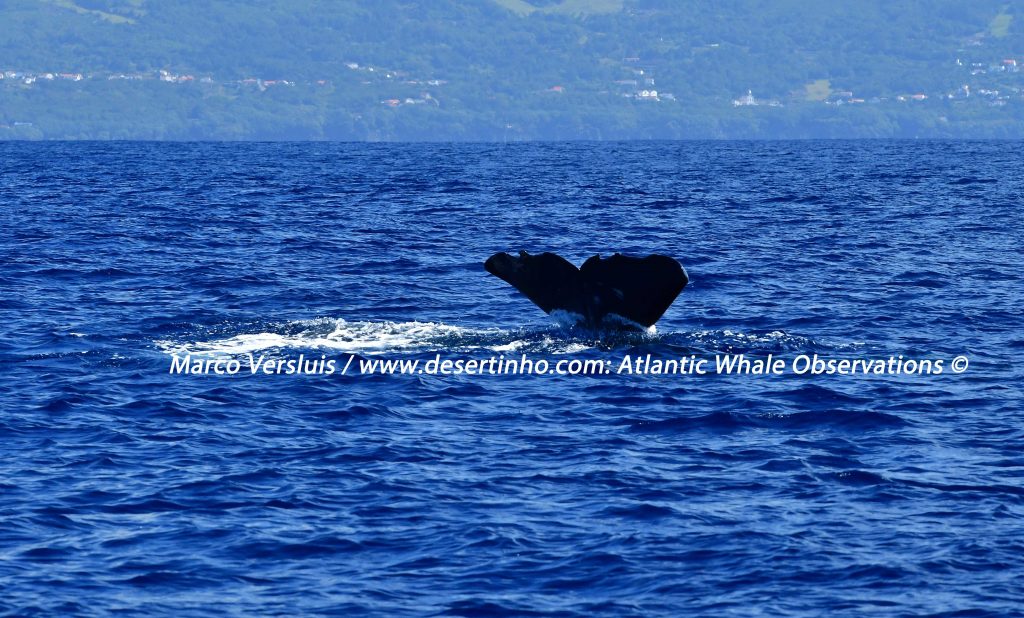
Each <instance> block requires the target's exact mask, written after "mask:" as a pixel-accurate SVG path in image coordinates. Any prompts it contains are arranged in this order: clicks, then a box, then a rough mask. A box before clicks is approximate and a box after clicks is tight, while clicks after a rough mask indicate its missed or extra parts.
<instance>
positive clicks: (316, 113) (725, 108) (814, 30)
mask: <svg viewBox="0 0 1024 618" xmlns="http://www.w3.org/2000/svg"><path fill="white" fill-rule="evenodd" d="M1020 8H1021V5H1020V3H1006V2H1005V1H987V0H980V1H977V2H972V3H963V2H960V1H951V0H940V1H931V2H923V1H914V0H910V1H908V2H902V3H891V2H884V1H882V0H864V1H862V2H857V3H817V2H812V1H797V0H772V1H769V0H723V1H716V2H712V1H697V2H687V3H682V2H677V1H675V0H546V1H545V0H531V1H527V0H429V1H427V0H422V1H414V0H404V1H403V0H374V1H373V2H371V1H369V0H331V1H329V0H288V1H285V0H261V1H258V2H257V1H255V0H219V1H212V2H196V1H195V0H181V1H177V2H157V1H155V0H7V2H4V3H2V4H0V17H2V20H0V24H2V26H0V28H2V30H3V32H4V36H3V37H0V71H3V74H4V79H3V80H0V139H4V138H33V139H76V138H95V139H109V138H125V139H352V140H421V139H430V140H449V139H454V140H462V139H482V140H516V139H579V138H583V139H634V138H639V139H646V138H689V137H698V138H704V137H710V138H719V137H732V138H748V137H749V138H758V137H884V136H911V137H913V136H918V137H927V136H936V137H938V136H966V137H969V136H976V137H1021V136H1024V122H1022V120H1024V94H1022V92H1024V29H1022V26H1021V24H1022V21H1021V19H1020V18H1019V17H1018V16H1019V15H1020V14H1021V11H1020ZM748 92H749V95H748Z"/></svg>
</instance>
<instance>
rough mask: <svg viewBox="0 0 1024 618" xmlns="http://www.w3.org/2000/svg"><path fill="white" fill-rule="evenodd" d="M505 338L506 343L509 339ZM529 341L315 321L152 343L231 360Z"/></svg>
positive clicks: (467, 331) (424, 326) (460, 330)
mask: <svg viewBox="0 0 1024 618" xmlns="http://www.w3.org/2000/svg"><path fill="white" fill-rule="evenodd" d="M510 339H511V340H510ZM528 343H529V342H527V341H523V340H520V339H518V338H515V336H514V335H513V333H511V332H510V331H504V330H501V329H497V328H489V329H480V328H466V327H461V326H452V325H449V324H440V323H435V322H349V321H347V320H341V319H338V320H334V319H318V320H304V321H301V322H292V323H289V324H283V325H281V326H280V327H278V328H274V329H273V330H271V331H269V332H262V333H249V334H242V335H235V336H233V337H226V338H221V339H211V340H208V341H187V342H180V341H158V342H156V345H157V346H158V347H159V348H160V349H161V350H162V351H163V352H165V353H167V354H178V355H185V354H193V355H200V356H215V357H216V356H237V355H241V354H250V353H255V352H263V351H266V350H284V349H304V350H334V351H339V352H351V353H363V354H372V353H384V352H416V351H422V350H426V349H443V350H462V351H469V350H476V349H491V350H494V351H499V352H500V351H512V350H517V349H520V348H522V347H525V346H527V345H528Z"/></svg>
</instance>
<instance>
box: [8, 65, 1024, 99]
mask: <svg viewBox="0 0 1024 618" xmlns="http://www.w3.org/2000/svg"><path fill="white" fill-rule="evenodd" d="M623 66H624V73H625V75H623V76H622V78H620V79H616V80H615V81H613V82H612V83H610V84H608V85H607V86H608V87H607V88H606V89H604V90H602V91H601V93H604V94H609V93H613V94H615V95H617V96H619V97H621V98H624V99H628V100H633V101H639V102H647V103H660V102H677V101H679V99H678V98H677V97H676V95H674V94H672V93H670V92H667V91H665V90H661V89H659V85H658V83H657V80H656V78H655V74H654V71H653V70H652V69H650V68H645V67H643V66H642V64H641V61H640V58H639V57H629V58H624V59H623ZM345 67H346V68H347V69H348V70H349V71H352V72H354V73H355V74H356V75H357V76H358V77H360V78H361V79H360V82H361V83H362V84H364V85H370V84H374V83H378V84H379V83H382V82H392V83H395V84H396V85H398V84H401V85H403V86H406V87H418V88H421V89H422V92H421V93H420V94H419V96H415V97H410V96H398V95H397V94H396V96H392V97H385V98H382V99H381V100H380V104H381V105H383V106H386V107H402V106H405V105H440V100H439V98H438V96H437V95H436V94H435V93H432V92H430V89H439V88H442V87H443V86H445V85H446V84H448V83H449V82H448V80H444V79H437V78H414V77H411V76H410V75H409V74H408V73H407V72H404V71H400V70H394V69H383V68H379V67H375V66H372V65H362V64H359V63H357V62H348V63H346V64H345ZM951 71H956V73H959V74H960V76H961V77H963V78H964V79H963V81H964V82H966V81H968V80H969V79H971V78H973V79H974V81H978V80H979V79H983V78H982V77H981V76H1001V77H1006V76H1008V75H1009V74H1020V75H1021V76H1022V78H1024V56H1022V57H1020V58H997V59H993V60H990V61H988V62H965V61H963V60H961V59H960V58H957V59H956V60H955V61H954V62H953V63H952V64H951ZM82 81H110V82H115V81H124V82H147V81H148V82H163V83H167V84H177V85H189V84H203V85H218V86H222V87H234V88H251V89H254V90H257V91H261V92H262V91H266V90H269V89H273V88H293V87H296V86H305V87H312V88H323V87H328V86H332V85H333V84H334V82H335V80H332V79H330V78H326V77H325V78H321V79H313V80H300V79H295V78H282V77H260V76H248V77H244V78H241V79H231V80H218V79H216V78H214V77H213V76H211V75H198V74H194V73H186V72H177V71H173V70H168V69H160V70H155V71H139V72H127V73H126V72H117V73H104V72H81V71H59V70H53V71H30V70H23V69H10V68H9V69H6V70H4V71H2V72H0V85H8V86H21V87H33V86H44V85H46V84H47V83H51V82H82ZM1019 81H1020V85H1017V86H1010V87H1009V88H1003V89H999V88H997V87H994V86H992V87H984V86H980V87H974V88H972V87H971V86H970V85H969V84H967V83H964V84H962V85H961V86H960V87H959V88H956V89H954V90H951V91H947V92H919V91H914V90H909V89H908V90H907V91H905V92H896V93H890V94H876V95H870V96H864V95H860V94H859V93H856V92H855V91H854V90H853V89H848V88H836V89H833V88H831V87H829V88H828V90H827V91H826V92H824V93H822V94H823V96H819V97H817V98H816V99H815V98H812V97H808V96H806V94H805V93H803V92H793V93H791V94H790V96H789V99H790V100H791V101H793V102H795V101H807V100H819V101H820V102H821V103H823V104H825V105H831V106H842V105H872V104H880V103H886V102H897V103H913V102H920V101H927V100H929V99H968V98H972V97H974V98H980V99H984V100H986V101H988V102H989V103H990V104H992V105H995V106H1001V105H1006V104H1007V103H1009V102H1010V101H1012V100H1014V99H1018V100H1020V99H1022V98H1024V97H1022V93H1024V88H1022V87H1024V79H1020V80H1019ZM543 90H545V91H547V92H550V93H552V94H557V95H565V94H569V93H570V92H571V87H569V86H566V85H564V84H552V85H550V86H546V87H544V88H543ZM729 103H730V104H731V105H732V106H733V107H782V106H783V105H784V104H785V103H784V102H783V101H782V100H780V98H779V97H778V96H774V97H760V96H757V95H755V94H754V92H753V91H752V90H749V89H748V90H746V91H745V92H744V93H743V94H740V95H739V96H736V97H735V98H734V99H732V100H731V101H730V102H729Z"/></svg>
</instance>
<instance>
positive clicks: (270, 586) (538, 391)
mask: <svg viewBox="0 0 1024 618" xmlns="http://www.w3.org/2000/svg"><path fill="white" fill-rule="evenodd" d="M1022 150H1024V144H1022V143H1020V142H944V141H850V142H846V141H822V142H665V143H549V144H545V143H537V144H469V145H443V144H424V145H401V144H382V145H378V144H322V143H307V144H270V143H266V144H260V143H251V144H238V143H224V144H217V143H2V144H0V438H2V441H0V615H5V616H6V615H10V616H107V615H125V616H153V615H165V616H225V615H226V616H257V615H258V616H296V615H332V616H359V615H376V616H559V617H561V616H565V617H569V616H580V617H590V616H670V617H675V616H755V615H764V616H860V615H864V614H872V615H884V616H1024V392H1022V378H1024V371H1022V370H1021V357H1022V355H1024V320H1022V304H1024V285H1022V277H1021V272H1022V270H1024V251H1022V244H1024V243H1022V241H1024V211H1022V203H1024V174H1022V167H1021V165H1022V162H1024V159H1022V156H1021V152H1022ZM519 250H527V251H530V252H541V251H554V252H557V253H559V254H561V255H563V256H564V257H566V258H567V259H569V260H570V261H572V262H574V263H576V264H580V263H581V262H582V261H583V260H585V259H586V258H588V257H590V256H592V255H595V254H601V255H602V256H606V257H607V256H609V255H612V254H614V253H615V252H621V253H624V254H629V255H637V256H643V255H647V254H650V253H661V254H665V255H669V256H672V257H674V258H676V259H678V260H679V261H680V262H681V263H682V264H683V265H684V266H685V267H686V270H687V272H688V273H689V277H690V279H691V282H690V284H689V285H688V286H687V287H686V289H685V290H684V291H683V293H682V294H681V295H680V296H679V298H678V299H677V300H676V302H675V303H674V304H673V305H672V306H671V308H670V309H669V310H668V312H667V313H666V314H665V316H664V317H663V318H662V319H661V321H660V322H658V324H657V325H656V327H655V329H654V330H653V331H647V332H645V331H629V330H622V329H609V330H593V329H586V328H583V327H580V326H576V325H573V324H571V323H568V322H566V321H564V320H562V321H557V320H553V319H552V318H550V317H549V316H547V315H545V314H544V313H543V312H542V311H541V310H540V309H538V308H537V307H535V306H534V305H532V304H531V303H530V302H529V301H528V300H527V299H526V298H525V297H523V296H522V295H521V294H520V293H518V292H517V291H516V290H514V289H513V288H512V287H510V286H508V285H506V284H505V283H504V282H502V281H500V280H499V279H497V278H495V277H493V276H491V275H489V274H488V273H487V272H485V271H484V269H483V262H484V260H485V259H486V258H487V257H488V256H490V255H491V254H493V253H495V252H498V251H510V252H517V251H519ZM740 354H742V355H744V357H745V358H747V359H748V360H765V361H766V360H767V359H768V356H769V355H771V356H772V359H773V360H780V359H781V360H782V362H783V363H784V365H785V366H786V370H784V371H782V372H780V374H779V375H773V374H769V375H760V374H755V373H750V372H748V373H742V374H728V373H721V372H716V371H708V372H706V373H704V374H699V373H689V374H685V373H681V372H679V373H674V374H673V373H652V372H639V371H637V372H634V373H629V372H625V373H620V372H618V371H617V370H618V369H619V368H620V366H621V365H620V363H621V361H622V359H623V358H634V359H635V358H642V359H647V355H650V359H651V362H652V363H653V362H654V361H656V360H671V359H682V358H689V359H694V360H700V359H706V360H708V361H709V362H711V363H712V364H713V363H714V362H715V359H716V358H717V357H719V356H723V355H726V356H727V355H740ZM815 355H817V357H818V359H819V360H821V361H822V362H825V361H826V360H832V361H837V362H838V361H840V360H847V361H850V362H853V361H857V360H860V361H865V362H867V361H871V360H879V359H881V361H882V362H888V361H889V359H894V362H900V361H901V360H902V361H914V362H915V364H916V363H922V366H923V361H929V363H935V362H937V361H942V364H941V368H942V371H941V372H939V373H935V372H934V371H929V372H922V371H920V370H917V369H915V370H913V371H907V370H906V368H907V367H906V366H904V370H903V371H896V370H893V371H890V370H889V369H888V367H887V368H886V370H885V371H883V372H881V373H874V372H872V373H865V372H860V373H852V374H849V373H848V374H845V375H844V374H841V373H835V372H834V373H827V372H817V373H816V372H811V371H806V372H798V371H796V370H795V369H794V368H793V363H797V362H801V361H798V360H797V359H798V358H799V357H805V358H807V359H813V358H814V356H815ZM300 356H301V361H300V360H298V359H300ZM250 357H251V358H253V359H255V360H257V361H258V360H261V359H262V361H263V362H265V363H272V364H275V365H274V366H277V365H276V363H278V362H279V361H280V363H281V365H280V366H282V367H284V366H285V365H286V363H287V362H288V361H289V360H291V361H296V363H297V364H298V365H300V366H303V367H304V369H306V368H309V369H310V371H304V370H303V371H295V372H291V373H289V372H288V371H287V370H283V371H281V372H276V371H275V372H271V373H266V372H264V371H260V372H257V373H256V374H253V373H252V372H251V371H250V368H249V363H250V360H249V359H250ZM492 357H498V358H502V357H503V358H506V359H521V358H523V357H528V358H529V359H531V360H532V361H541V360H544V361H547V362H549V363H551V364H552V366H553V365H554V364H556V363H558V362H559V361H560V360H577V361H579V362H580V363H582V362H583V361H586V360H597V361H602V362H607V363H609V364H610V366H611V367H612V371H611V372H598V371H584V372H577V373H576V374H575V375H573V374H565V375H561V374H557V373H550V374H536V373H535V374H525V373H519V374H515V373H513V374H508V373H496V374H490V373H474V374H467V373H465V372H464V373H460V374H454V373H451V374H449V375H440V374H439V373H430V372H421V373H408V374H400V373H396V374H393V375H385V374H381V373H376V374H363V373H361V372H360V371H358V368H359V367H360V366H362V365H364V364H365V363H367V362H369V361H374V360H407V361H416V360H418V361H420V362H421V363H426V362H428V361H430V360H432V359H434V360H435V361H436V360H437V359H439V358H440V359H441V360H451V361H453V362H454V361H456V360H462V361H468V360H479V361H485V360H487V359H489V358H492ZM901 357H902V358H901ZM957 357H964V360H963V361H959V362H964V361H966V362H967V363H968V364H967V367H966V370H964V371H962V372H957V371H954V369H953V364H954V360H955V359H956V358H957ZM176 358H190V359H191V361H195V360H196V359H198V360H199V361H200V364H202V365H205V366H207V367H221V368H223V367H225V366H226V363H227V362H228V361H230V360H235V361H238V363H239V365H240V366H241V371H239V372H238V373H236V374H234V375H217V374H216V373H215V372H214V371H210V372H209V373H205V374H203V373H192V372H178V373H175V372H174V371H173V363H174V362H175V359H176ZM311 359H312V361H313V363H312V364H309V362H310V360H311ZM206 361H211V362H210V363H207V362H206ZM316 361H320V362H321V365H317V363H316ZM327 361H334V362H335V366H334V369H335V370H336V371H334V372H333V373H329V372H327V371H326V364H327ZM218 363H219V364H218ZM346 365H348V367H349V368H348V370H347V372H345V373H342V368H343V367H345V366H346ZM422 366H423V365H421V367H422ZM648 366H650V365H648ZM911 367H914V365H911ZM958 367H959V366H958ZM319 368H322V369H323V370H320V369H319ZM712 368H713V366H712ZM931 368H932V369H934V368H935V366H934V364H933V365H931ZM959 368H960V369H963V367H959Z"/></svg>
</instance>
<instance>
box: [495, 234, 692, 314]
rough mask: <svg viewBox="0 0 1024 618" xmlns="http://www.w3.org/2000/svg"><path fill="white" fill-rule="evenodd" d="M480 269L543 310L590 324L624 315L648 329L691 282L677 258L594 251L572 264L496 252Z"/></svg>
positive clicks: (539, 256) (555, 257) (541, 256)
mask: <svg viewBox="0 0 1024 618" xmlns="http://www.w3.org/2000/svg"><path fill="white" fill-rule="evenodd" d="M484 268H485V269H486V270H487V272H489V273H491V274H492V275H494V276H496V277H498V278H499V279H501V280H503V281H505V282H506V283H508V284H510V285H511V286H512V287H514V288H515V289H517V290H519V291H520V292H522V293H523V295H525V296H526V297H527V298H528V299H530V300H531V301H533V304H535V305H537V306H538V307H540V308H541V309H542V310H543V311H544V312H545V313H548V314H550V313H553V312H555V311H564V312H567V313H569V314H572V315H573V316H575V317H576V319H577V320H578V321H579V322H581V323H583V324H585V325H587V326H592V327H599V326H602V325H605V324H607V323H610V322H613V321H618V322H620V323H621V321H622V320H623V319H624V320H626V321H627V323H628V322H632V323H635V324H638V325H640V326H643V327H644V328H649V327H651V326H653V325H654V323H655V322H657V321H658V320H659V319H660V318H661V316H662V315H664V313H665V311H666V310H667V309H668V308H669V306H670V305H671V304H672V302H673V301H674V300H675V299H676V297H677V296H678V295H679V293H680V292H682V291H683V288H684V287H686V284H687V283H689V281H690V279H689V277H688V276H687V274H686V269H684V268H683V266H682V265H681V264H680V263H679V262H678V261H676V260H675V259H673V258H671V257H668V256H665V255H657V254H654V255H648V256H647V257H642V258H638V257H629V256H625V255H621V254H618V253H616V254H615V255H613V256H611V257H609V258H602V257H601V256H600V255H595V256H593V257H591V258H589V259H588V260H587V261H585V262H584V263H583V266H581V267H579V268H576V266H574V265H573V264H572V263H571V262H569V261H568V260H566V259H565V258H563V257H561V256H559V255H556V254H554V253H547V252H545V253H540V254H537V255H531V254H529V253H527V252H526V251H520V252H519V256H518V257H513V256H511V255H509V254H508V253H495V254H494V255H492V256H491V257H489V258H488V259H487V261H486V262H484Z"/></svg>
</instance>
